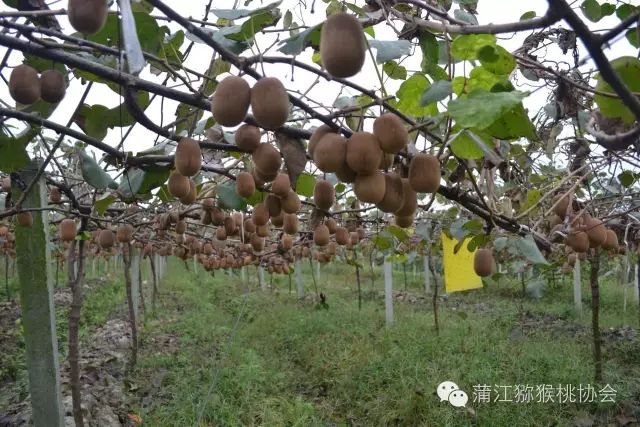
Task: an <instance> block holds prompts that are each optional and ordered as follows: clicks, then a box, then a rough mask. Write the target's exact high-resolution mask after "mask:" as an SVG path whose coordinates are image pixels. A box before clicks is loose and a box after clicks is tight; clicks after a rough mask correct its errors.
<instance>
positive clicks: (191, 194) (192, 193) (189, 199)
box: [180, 178, 198, 205]
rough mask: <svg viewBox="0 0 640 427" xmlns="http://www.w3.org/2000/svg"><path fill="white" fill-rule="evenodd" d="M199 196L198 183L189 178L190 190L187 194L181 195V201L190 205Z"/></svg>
mask: <svg viewBox="0 0 640 427" xmlns="http://www.w3.org/2000/svg"><path fill="white" fill-rule="evenodd" d="M187 179H188V178H187ZM197 198H198V192H197V190H196V184H195V183H194V182H193V181H191V180H190V179H189V192H188V193H187V194H186V195H185V196H182V197H180V203H182V204H183V205H190V204H192V203H193V202H195V201H196V199H197Z"/></svg>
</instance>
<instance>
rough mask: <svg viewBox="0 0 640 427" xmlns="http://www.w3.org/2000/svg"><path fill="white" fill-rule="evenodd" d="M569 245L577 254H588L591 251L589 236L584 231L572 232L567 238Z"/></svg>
mask: <svg viewBox="0 0 640 427" xmlns="http://www.w3.org/2000/svg"><path fill="white" fill-rule="evenodd" d="M567 245H569V246H570V247H571V248H572V249H573V250H574V251H576V252H580V253H581V252H587V251H588V250H589V236H588V235H587V233H585V232H584V231H572V232H571V233H569V235H568V236H567Z"/></svg>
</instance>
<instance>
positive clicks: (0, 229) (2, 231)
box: [0, 225, 9, 237]
mask: <svg viewBox="0 0 640 427" xmlns="http://www.w3.org/2000/svg"><path fill="white" fill-rule="evenodd" d="M7 233H9V227H7V226H6V225H0V237H4V236H6V235H7Z"/></svg>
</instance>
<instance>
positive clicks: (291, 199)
mask: <svg viewBox="0 0 640 427" xmlns="http://www.w3.org/2000/svg"><path fill="white" fill-rule="evenodd" d="M281 205H282V210H283V211H284V212H285V213H288V214H294V213H297V212H298V211H299V210H300V207H301V206H302V202H300V197H298V195H297V194H296V192H295V191H293V190H291V191H289V193H288V194H287V195H286V197H283V198H282V199H281Z"/></svg>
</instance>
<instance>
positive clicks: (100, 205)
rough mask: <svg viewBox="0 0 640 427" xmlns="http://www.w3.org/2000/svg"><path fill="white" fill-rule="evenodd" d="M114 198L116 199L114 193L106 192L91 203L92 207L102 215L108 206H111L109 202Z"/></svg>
mask: <svg viewBox="0 0 640 427" xmlns="http://www.w3.org/2000/svg"><path fill="white" fill-rule="evenodd" d="M116 200H118V198H117V197H116V195H115V194H114V193H107V194H105V195H104V196H102V197H101V198H99V199H98V200H96V202H95V203H94V204H93V207H94V208H95V209H96V212H97V213H98V214H99V215H103V214H104V213H105V212H106V211H107V209H108V208H109V206H111V204H112V203H113V202H115V201H116Z"/></svg>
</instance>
